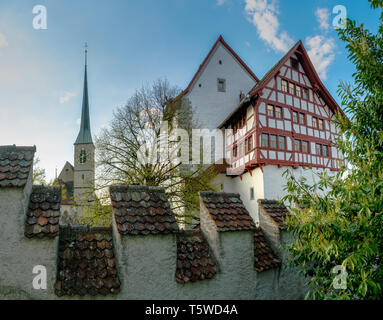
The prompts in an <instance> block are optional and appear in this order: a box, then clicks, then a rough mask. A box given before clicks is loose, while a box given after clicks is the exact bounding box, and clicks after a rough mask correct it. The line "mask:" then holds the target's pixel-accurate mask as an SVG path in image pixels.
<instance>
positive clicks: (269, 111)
mask: <svg viewBox="0 0 383 320" xmlns="http://www.w3.org/2000/svg"><path fill="white" fill-rule="evenodd" d="M267 115H268V116H269V117H272V118H274V106H272V105H271V104H269V105H268V106H267Z"/></svg>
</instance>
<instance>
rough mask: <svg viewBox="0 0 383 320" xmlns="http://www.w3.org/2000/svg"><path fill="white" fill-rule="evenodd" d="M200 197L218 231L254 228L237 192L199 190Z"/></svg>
mask: <svg viewBox="0 0 383 320" xmlns="http://www.w3.org/2000/svg"><path fill="white" fill-rule="evenodd" d="M200 197H201V199H202V201H203V203H204V205H205V207H206V209H207V211H208V213H209V215H210V217H211V218H212V220H213V222H214V224H215V225H216V227H217V229H218V231H238V230H254V229H255V228H256V226H255V224H254V221H253V219H252V218H251V216H250V214H249V212H248V211H247V210H246V208H245V206H244V205H243V203H242V200H241V198H240V195H239V194H234V193H223V192H205V191H204V192H202V191H201V192H200Z"/></svg>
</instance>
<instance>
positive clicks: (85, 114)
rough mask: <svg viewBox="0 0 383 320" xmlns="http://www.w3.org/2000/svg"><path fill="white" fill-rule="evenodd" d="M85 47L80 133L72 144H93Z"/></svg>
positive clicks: (86, 51)
mask: <svg viewBox="0 0 383 320" xmlns="http://www.w3.org/2000/svg"><path fill="white" fill-rule="evenodd" d="M87 47H88V46H87V45H86V44H85V75H84V92H83V97H82V112H81V125H80V132H79V133H78V136H77V139H76V142H75V143H74V144H93V140H92V134H91V131H90V117H89V98H88V77H87V54H88V50H87Z"/></svg>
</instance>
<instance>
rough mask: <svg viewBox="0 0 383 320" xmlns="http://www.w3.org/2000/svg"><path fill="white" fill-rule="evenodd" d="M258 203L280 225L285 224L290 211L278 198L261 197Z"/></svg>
mask: <svg viewBox="0 0 383 320" xmlns="http://www.w3.org/2000/svg"><path fill="white" fill-rule="evenodd" d="M258 204H259V205H260V207H261V208H262V209H263V210H264V211H265V212H266V213H267V214H268V215H269V216H270V217H271V218H272V219H273V221H274V222H275V223H276V224H277V225H278V226H279V227H283V226H284V219H285V218H286V217H287V216H288V215H290V213H289V211H288V210H287V208H286V207H285V205H284V204H283V203H281V202H280V201H277V200H264V199H259V200H258Z"/></svg>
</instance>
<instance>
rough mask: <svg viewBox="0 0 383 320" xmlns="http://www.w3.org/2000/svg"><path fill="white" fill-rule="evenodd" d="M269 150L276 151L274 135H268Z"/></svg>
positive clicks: (275, 137)
mask: <svg viewBox="0 0 383 320" xmlns="http://www.w3.org/2000/svg"><path fill="white" fill-rule="evenodd" d="M270 148H272V149H277V136H276V135H273V134H272V135H270Z"/></svg>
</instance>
